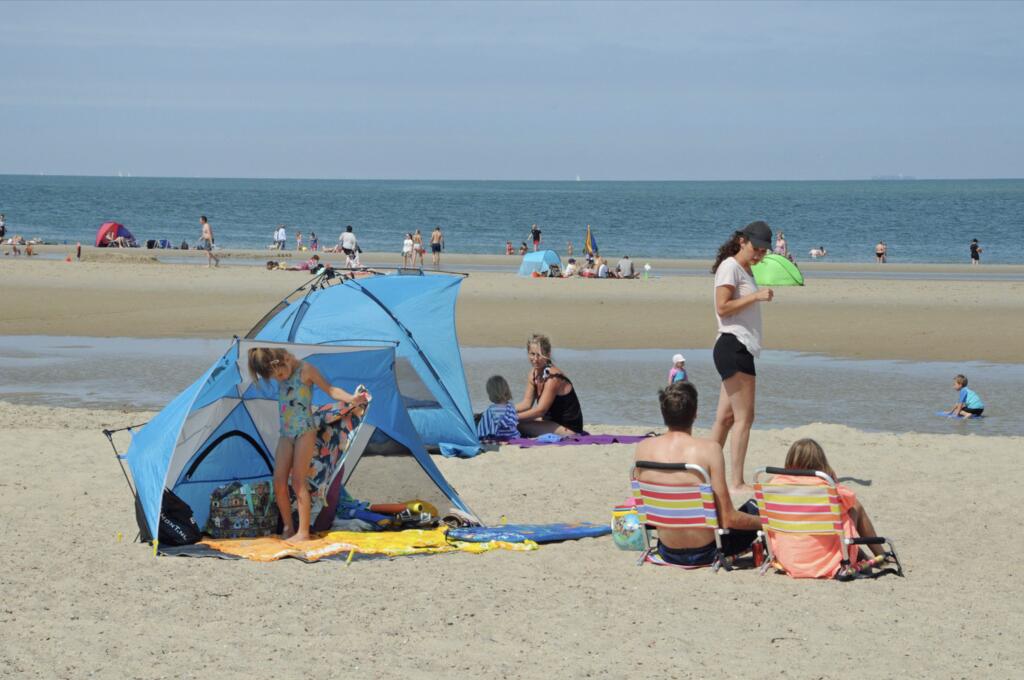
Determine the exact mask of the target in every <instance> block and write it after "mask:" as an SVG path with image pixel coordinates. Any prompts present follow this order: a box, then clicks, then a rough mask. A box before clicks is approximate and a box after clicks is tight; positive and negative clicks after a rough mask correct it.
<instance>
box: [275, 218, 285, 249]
mask: <svg viewBox="0 0 1024 680" xmlns="http://www.w3.org/2000/svg"><path fill="white" fill-rule="evenodd" d="M287 242H288V232H287V231H285V229H284V225H283V224H279V225H277V249H278V250H284V249H285V244H286V243H287Z"/></svg>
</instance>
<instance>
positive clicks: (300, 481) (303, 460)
mask: <svg viewBox="0 0 1024 680" xmlns="http://www.w3.org/2000/svg"><path fill="white" fill-rule="evenodd" d="M315 440H316V431H315V430H310V431H309V432H307V433H305V434H303V435H302V436H301V437H298V438H296V440H295V459H294V463H293V464H292V490H293V491H294V492H295V498H296V504H297V505H298V506H299V524H298V527H296V529H295V533H294V534H293V535H292V536H291V537H290V538H289V539H287V540H289V541H308V540H309V524H310V504H311V503H312V498H311V497H310V495H309V466H310V464H311V463H312V461H313V449H314V446H313V445H314V443H315Z"/></svg>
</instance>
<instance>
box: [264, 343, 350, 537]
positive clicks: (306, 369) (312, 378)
mask: <svg viewBox="0 0 1024 680" xmlns="http://www.w3.org/2000/svg"><path fill="white" fill-rule="evenodd" d="M249 372H250V373H251V374H252V376H253V378H254V379H256V380H276V381H277V382H278V383H279V385H280V387H279V390H280V391H279V392H278V406H279V409H280V414H281V435H280V439H278V442H277V450H276V452H275V453H274V495H275V496H276V497H277V508H278V510H280V512H281V521H282V522H283V523H284V528H283V529H282V531H281V538H283V539H285V540H289V541H308V540H309V522H310V496H309V485H308V484H307V483H306V477H307V475H308V473H309V470H310V464H311V462H312V460H313V448H314V443H315V440H316V425H314V423H313V409H312V403H313V385H316V386H317V387H319V388H320V389H321V390H323V391H324V392H325V393H326V394H328V395H330V397H331V399H336V400H337V401H344V402H348V403H351V404H365V403H367V401H368V399H369V394H368V393H360V394H357V395H355V396H353V395H351V394H349V393H348V392H346V391H345V390H343V389H341V388H340V387H334V386H333V385H331V384H330V383H328V382H327V381H326V380H325V379H324V377H323V375H321V373H320V371H319V370H317V368H316V367H315V366H313V365H312V364H309V363H306V362H305V361H302V360H300V359H298V358H296V356H295V355H294V354H292V353H291V352H289V351H288V350H286V349H281V348H269V347H253V348H252V349H250V350H249ZM289 477H291V484H292V490H293V491H295V497H296V499H297V502H298V508H299V525H298V529H296V528H295V527H294V526H293V523H292V508H291V502H290V501H289V498H288V478H289Z"/></svg>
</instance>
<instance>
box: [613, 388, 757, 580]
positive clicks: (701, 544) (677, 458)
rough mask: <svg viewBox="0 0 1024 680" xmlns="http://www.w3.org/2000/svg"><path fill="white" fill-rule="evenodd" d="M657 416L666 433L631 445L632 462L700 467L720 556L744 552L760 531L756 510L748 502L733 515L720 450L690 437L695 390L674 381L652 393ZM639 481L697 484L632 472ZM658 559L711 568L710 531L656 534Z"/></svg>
mask: <svg viewBox="0 0 1024 680" xmlns="http://www.w3.org/2000/svg"><path fill="white" fill-rule="evenodd" d="M658 401H659V402H660V404H661V417H662V419H663V420H664V422H665V425H666V426H667V427H668V432H666V433H665V434H663V435H659V436H657V437H650V438H648V439H644V440H643V441H642V442H640V443H639V444H637V446H636V452H635V453H634V455H633V460H634V461H640V460H643V461H653V462H656V463H691V464H693V465H700V466H701V467H702V468H704V469H705V470H707V472H708V475H709V476H710V477H711V492H712V493H713V494H714V496H715V507H716V508H717V510H718V519H719V522H720V523H721V526H722V528H724V529H729V533H727V534H725V535H723V536H722V551H723V552H724V553H725V554H726V556H732V555H739V554H742V553H744V552H746V551H747V550H749V549H750V546H751V545H752V544H753V543H754V540H755V539H756V538H757V532H758V530H759V529H760V528H761V520H760V519H759V518H758V517H757V508H756V506H755V505H754V504H753V502H752V501H748V502H747V503H746V504H744V506H743V507H742V508H741V509H740V510H737V509H736V508H735V507H734V506H733V504H732V497H731V496H730V495H729V489H728V487H727V486H726V482H725V457H724V456H723V454H722V446H721V444H719V443H718V442H716V441H713V440H711V439H701V438H699V437H694V436H693V421H694V420H695V419H696V418H697V388H696V387H694V386H693V384H692V383H689V382H676V383H672V384H671V385H669V386H668V387H666V388H665V389H663V390H660V391H659V392H658ZM634 474H635V475H636V478H637V479H638V480H640V481H641V482H647V483H649V484H686V483H694V484H699V483H701V482H702V481H703V480H701V479H700V477H699V476H698V475H696V474H694V473H692V472H677V471H663V470H649V469H643V470H641V469H637V470H636V471H635V473H634ZM658 555H659V556H660V557H661V558H662V559H663V560H665V561H666V562H668V563H670V564H678V565H683V566H688V567H695V566H701V565H706V564H711V563H712V562H714V560H715V536H714V533H713V530H712V529H703V528H702V529H666V528H660V529H658Z"/></svg>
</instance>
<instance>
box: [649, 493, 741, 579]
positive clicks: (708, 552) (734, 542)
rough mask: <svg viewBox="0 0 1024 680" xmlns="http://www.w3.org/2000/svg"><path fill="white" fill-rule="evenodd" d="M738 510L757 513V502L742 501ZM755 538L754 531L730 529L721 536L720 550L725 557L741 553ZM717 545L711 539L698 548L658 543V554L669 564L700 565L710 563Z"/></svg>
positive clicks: (712, 560) (713, 558) (714, 555)
mask: <svg viewBox="0 0 1024 680" xmlns="http://www.w3.org/2000/svg"><path fill="white" fill-rule="evenodd" d="M739 511H740V512H745V513H747V514H748V515H757V514H759V513H758V512H757V504H756V503H755V502H754V501H753V500H749V501H747V502H746V503H744V504H743V505H742V506H741V507H740V508H739ZM755 540H757V532H756V531H744V530H742V529H731V530H730V531H729V533H727V534H725V535H723V536H722V552H723V553H724V554H725V556H726V557H732V556H734V555H742V554H743V553H745V552H747V551H748V550H750V546H752V545H753V544H754V541H755ZM716 552H717V547H716V545H715V542H714V541H712V542H711V543H708V544H707V545H705V546H702V547H700V548H670V547H668V546H667V545H662V544H661V543H660V542H659V543H658V555H659V556H660V557H661V559H663V560H665V561H666V562H668V563H669V564H678V565H680V566H684V567H700V566H705V565H708V564H711V563H712V562H714V561H715V557H716Z"/></svg>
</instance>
